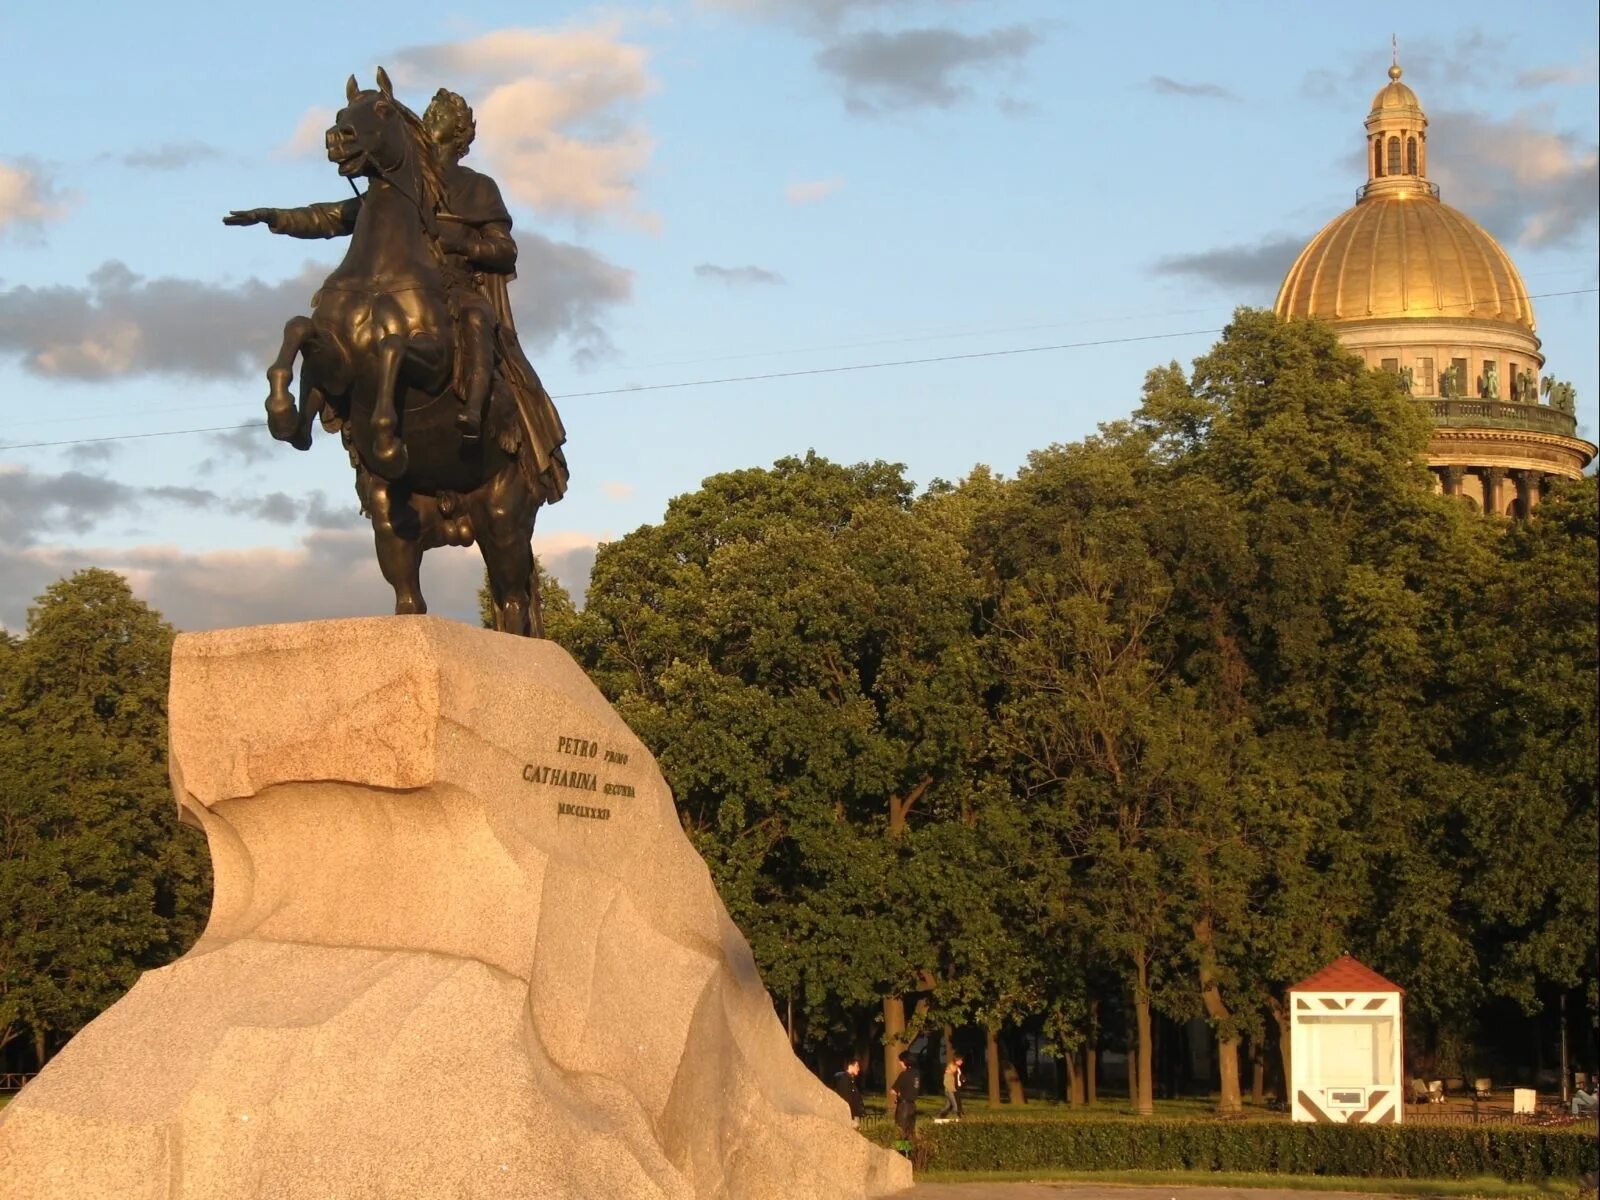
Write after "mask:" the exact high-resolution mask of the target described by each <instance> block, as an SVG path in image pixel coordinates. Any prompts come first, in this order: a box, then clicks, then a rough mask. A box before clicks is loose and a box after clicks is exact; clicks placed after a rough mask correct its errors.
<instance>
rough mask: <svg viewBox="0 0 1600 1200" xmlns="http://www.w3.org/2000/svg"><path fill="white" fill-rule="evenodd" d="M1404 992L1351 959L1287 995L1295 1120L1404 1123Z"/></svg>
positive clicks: (1324, 970) (1335, 963) (1342, 960)
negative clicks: (1402, 1121)
mask: <svg viewBox="0 0 1600 1200" xmlns="http://www.w3.org/2000/svg"><path fill="white" fill-rule="evenodd" d="M1404 997H1405V989H1404V988H1402V987H1400V986H1399V985H1397V984H1393V983H1390V982H1389V981H1388V980H1387V979H1385V978H1384V977H1383V976H1382V975H1379V974H1378V973H1377V972H1376V971H1374V970H1373V969H1372V968H1371V967H1368V966H1366V965H1365V964H1363V963H1360V962H1357V961H1356V960H1355V959H1353V958H1351V957H1350V956H1349V955H1348V954H1346V955H1344V956H1343V957H1342V958H1339V959H1336V960H1335V961H1333V962H1331V963H1329V964H1328V965H1327V966H1325V967H1323V968H1322V970H1320V971H1318V972H1316V974H1314V975H1311V976H1308V977H1307V978H1305V979H1302V980H1301V981H1300V982H1299V983H1297V984H1295V985H1294V986H1293V987H1291V988H1290V989H1289V1063H1290V1070H1291V1071H1292V1072H1293V1074H1294V1078H1293V1079H1292V1080H1290V1081H1289V1095H1290V1096H1291V1097H1293V1100H1292V1103H1291V1112H1292V1113H1293V1115H1294V1119H1295V1120H1296V1121H1330V1122H1342V1123H1350V1124H1357V1123H1361V1122H1366V1123H1368V1124H1384V1123H1390V1124H1398V1123H1399V1122H1400V1121H1401V1120H1402V1119H1403V1118H1404V1116H1405V1107H1406V1106H1405V1089H1404V1087H1403V1084H1404V1078H1405V1077H1404V1069H1403V1061H1402V1056H1403V1054H1404V1044H1405V1039H1404V1035H1403V1024H1402V1005H1403V1000H1404Z"/></svg>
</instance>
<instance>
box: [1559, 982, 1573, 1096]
mask: <svg viewBox="0 0 1600 1200" xmlns="http://www.w3.org/2000/svg"><path fill="white" fill-rule="evenodd" d="M1560 1017H1561V1103H1562V1104H1567V1103H1569V1102H1570V1101H1571V1100H1572V1056H1571V1054H1569V1053H1568V1051H1567V989H1566V988H1562V989H1561V1007H1560Z"/></svg>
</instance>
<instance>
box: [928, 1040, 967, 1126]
mask: <svg viewBox="0 0 1600 1200" xmlns="http://www.w3.org/2000/svg"><path fill="white" fill-rule="evenodd" d="M966 1061H967V1060H966V1059H964V1058H962V1057H961V1055H959V1054H954V1055H951V1057H950V1061H949V1062H948V1063H946V1064H945V1068H944V1107H943V1108H941V1109H940V1110H939V1115H938V1116H936V1117H935V1118H934V1121H935V1122H937V1123H940V1124H943V1123H944V1122H945V1121H949V1120H956V1121H959V1120H961V1085H962V1083H963V1082H965V1077H964V1076H963V1075H962V1074H961V1067H962V1064H963V1063H965V1062H966Z"/></svg>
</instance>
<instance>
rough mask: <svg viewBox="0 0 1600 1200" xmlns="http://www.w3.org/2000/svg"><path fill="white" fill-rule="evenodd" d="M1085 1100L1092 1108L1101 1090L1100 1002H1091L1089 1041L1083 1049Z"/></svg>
mask: <svg viewBox="0 0 1600 1200" xmlns="http://www.w3.org/2000/svg"><path fill="white" fill-rule="evenodd" d="M1083 1090H1084V1099H1085V1100H1086V1102H1087V1103H1088V1104H1089V1106H1090V1107H1091V1108H1092V1107H1094V1104H1095V1101H1096V1099H1097V1093H1098V1092H1099V1090H1100V1001H1098V1000H1091V1001H1089V1040H1088V1042H1086V1043H1085V1044H1084V1048H1083Z"/></svg>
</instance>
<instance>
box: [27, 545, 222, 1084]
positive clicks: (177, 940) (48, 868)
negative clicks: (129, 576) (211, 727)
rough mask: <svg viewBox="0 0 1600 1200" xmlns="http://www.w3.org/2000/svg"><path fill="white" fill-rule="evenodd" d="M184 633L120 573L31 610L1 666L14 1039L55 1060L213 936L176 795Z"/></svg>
mask: <svg viewBox="0 0 1600 1200" xmlns="http://www.w3.org/2000/svg"><path fill="white" fill-rule="evenodd" d="M171 648H172V630H171V628H170V627H169V626H168V625H167V624H166V623H165V622H164V621H162V620H161V618H160V616H159V615H158V614H156V613H155V612H153V611H152V610H151V609H150V608H149V607H147V606H146V605H145V604H143V603H142V602H141V601H139V600H136V599H135V598H134V597H133V595H132V593H131V592H130V591H129V589H128V585H127V582H126V581H125V580H124V579H123V578H122V577H121V576H119V575H116V574H114V573H112V572H110V571H103V570H97V569H91V570H86V571H80V572H78V573H77V574H75V575H73V576H72V577H71V578H69V579H64V580H61V581H60V582H58V583H55V584H53V585H51V587H50V588H49V589H47V590H46V592H45V593H44V595H43V596H41V597H40V598H39V600H38V602H37V603H36V604H35V606H34V607H32V608H31V609H30V610H29V613H28V626H27V634H26V637H24V638H23V639H22V640H21V641H20V642H17V643H15V644H13V645H12V646H11V647H10V648H9V649H8V651H7V652H6V653H5V654H4V655H3V656H0V670H3V676H0V1039H6V1038H14V1037H16V1036H18V1035H19V1034H20V1033H21V1032H22V1031H24V1030H26V1031H28V1032H30V1033H31V1034H32V1038H33V1042H34V1049H35V1055H36V1057H37V1059H38V1060H39V1061H41V1062H42V1061H43V1059H44V1058H45V1056H46V1054H47V1053H48V1049H49V1045H50V1043H51V1042H52V1041H54V1040H56V1039H59V1038H61V1037H63V1036H67V1035H70V1034H71V1033H73V1032H75V1031H76V1030H77V1029H78V1028H79V1027H80V1026H81V1025H83V1024H84V1023H85V1022H86V1021H88V1020H89V1019H90V1018H92V1017H93V1016H94V1015H95V1014H96V1013H98V1012H99V1011H100V1010H101V1009H102V1008H104V1007H105V1006H106V1005H107V1004H109V1003H111V1002H112V1001H113V1000H115V999H116V998H117V997H118V996H119V995H121V994H122V992H123V991H124V990H126V989H127V988H128V987H129V986H130V985H131V984H132V983H133V981H134V980H135V979H136V978H137V977H138V975H139V973H140V972H141V971H142V970H145V969H148V968H150V967H154V966H158V965H161V964H163V963H165V962H167V961H169V960H170V959H171V958H173V957H174V956H176V955H177V954H179V953H181V952H182V951H183V950H184V949H186V948H187V947H188V946H189V944H190V943H191V942H192V941H193V940H194V938H195V937H196V936H197V935H198V933H199V930H200V927H201V925H202V923H203V921H204V918H205V912H206V907H207V903H208V900H209V896H210V878H209V868H208V859H207V856H206V853H205V847H204V843H203V841H202V839H201V837H200V835H199V834H198V833H196V832H195V831H194V830H192V829H188V828H186V827H183V826H181V825H180V824H179V822H178V819H177V813H176V811H175V808H174V805H173V801H172V795H171V790H170V786H169V784H168V782H167V775H166V767H165V758H166V694H167V678H168V670H169V665H170V658H171Z"/></svg>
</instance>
